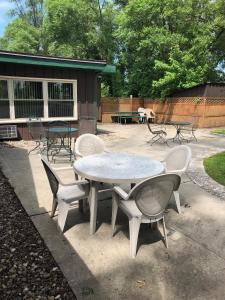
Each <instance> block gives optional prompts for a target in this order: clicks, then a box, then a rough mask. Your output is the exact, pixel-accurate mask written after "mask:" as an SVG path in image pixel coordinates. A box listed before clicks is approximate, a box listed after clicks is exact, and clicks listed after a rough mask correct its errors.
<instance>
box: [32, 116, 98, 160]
mask: <svg viewBox="0 0 225 300" xmlns="http://www.w3.org/2000/svg"><path fill="white" fill-rule="evenodd" d="M27 126H28V131H29V135H30V137H31V138H32V140H34V141H35V143H36V145H35V147H34V148H32V149H31V150H30V151H29V154H30V153H31V152H33V151H34V150H38V151H39V152H40V153H41V154H45V155H46V157H47V159H48V160H51V161H53V162H56V159H57V157H61V158H63V157H64V158H65V157H67V158H69V160H70V161H72V160H73V149H72V137H74V139H76V133H77V132H78V131H79V134H83V133H86V132H89V131H90V130H91V131H93V133H95V131H96V119H95V118H94V117H82V118H81V119H80V121H79V129H78V128H74V127H71V124H70V122H67V121H52V122H48V123H47V124H46V125H45V126H44V125H43V122H42V120H41V119H40V118H29V120H28V122H27Z"/></svg>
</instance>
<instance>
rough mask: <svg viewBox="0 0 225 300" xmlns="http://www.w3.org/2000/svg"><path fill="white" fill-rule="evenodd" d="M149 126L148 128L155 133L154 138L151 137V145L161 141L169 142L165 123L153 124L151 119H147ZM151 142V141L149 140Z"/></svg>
mask: <svg viewBox="0 0 225 300" xmlns="http://www.w3.org/2000/svg"><path fill="white" fill-rule="evenodd" d="M146 123H147V126H148V130H149V131H150V133H151V134H152V135H153V137H152V139H151V141H152V142H151V146H152V145H153V144H154V143H156V142H161V143H163V144H167V146H168V143H167V139H166V136H167V133H166V131H165V127H163V124H152V123H150V119H147V122H146ZM149 143H150V141H149Z"/></svg>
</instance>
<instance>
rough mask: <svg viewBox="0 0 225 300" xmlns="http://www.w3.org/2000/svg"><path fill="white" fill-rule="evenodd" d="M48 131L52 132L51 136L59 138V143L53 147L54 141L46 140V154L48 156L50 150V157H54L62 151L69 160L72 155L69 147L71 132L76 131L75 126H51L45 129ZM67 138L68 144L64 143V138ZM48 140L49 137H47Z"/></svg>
mask: <svg viewBox="0 0 225 300" xmlns="http://www.w3.org/2000/svg"><path fill="white" fill-rule="evenodd" d="M47 131H48V133H50V134H52V135H53V136H56V137H57V138H58V139H59V144H58V145H57V147H54V142H48V149H47V152H48V153H47V155H48V156H49V151H51V148H52V149H53V150H52V159H54V157H55V156H57V155H59V154H60V153H62V151H63V150H64V152H65V153H66V154H64V155H69V156H70V160H71V157H72V149H71V134H72V133H74V132H77V131H78V129H77V128H71V127H51V128H48V129H47ZM66 138H68V144H65V139H66ZM48 141H50V139H48Z"/></svg>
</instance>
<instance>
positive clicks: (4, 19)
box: [0, 0, 12, 37]
mask: <svg viewBox="0 0 225 300" xmlns="http://www.w3.org/2000/svg"><path fill="white" fill-rule="evenodd" d="M10 8H12V3H11V2H10V1H9V0H0V37H1V36H3V33H4V29H5V27H6V25H7V24H8V23H9V22H10V19H11V18H10V17H9V16H8V15H7V13H8V11H9V9H10Z"/></svg>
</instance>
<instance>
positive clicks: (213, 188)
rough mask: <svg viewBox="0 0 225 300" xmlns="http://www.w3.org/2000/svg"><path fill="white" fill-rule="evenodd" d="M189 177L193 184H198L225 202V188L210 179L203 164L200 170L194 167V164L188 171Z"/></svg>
mask: <svg viewBox="0 0 225 300" xmlns="http://www.w3.org/2000/svg"><path fill="white" fill-rule="evenodd" d="M187 175H188V177H189V178H190V179H191V180H192V181H193V182H195V183H196V184H198V185H199V186H200V187H201V188H203V189H204V190H206V191H207V192H208V193H210V194H212V195H215V196H217V197H219V198H220V199H222V200H225V187H224V186H223V185H221V184H219V183H217V182H216V181H215V180H213V179H212V178H211V177H209V175H208V174H207V173H206V172H205V169H204V166H203V164H202V167H198V168H196V167H194V164H192V165H191V167H190V168H189V169H188V171H187Z"/></svg>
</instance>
